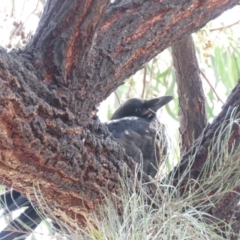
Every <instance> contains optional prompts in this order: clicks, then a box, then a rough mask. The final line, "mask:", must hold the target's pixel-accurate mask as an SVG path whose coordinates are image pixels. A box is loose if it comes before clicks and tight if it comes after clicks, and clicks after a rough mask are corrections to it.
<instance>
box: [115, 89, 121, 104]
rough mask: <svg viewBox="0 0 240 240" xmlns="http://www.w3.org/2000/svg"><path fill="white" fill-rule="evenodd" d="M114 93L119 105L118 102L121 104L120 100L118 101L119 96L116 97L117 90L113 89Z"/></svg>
mask: <svg viewBox="0 0 240 240" xmlns="http://www.w3.org/2000/svg"><path fill="white" fill-rule="evenodd" d="M114 94H115V97H116V98H117V101H118V104H119V105H120V104H121V102H120V99H119V97H118V94H117V92H116V91H114Z"/></svg>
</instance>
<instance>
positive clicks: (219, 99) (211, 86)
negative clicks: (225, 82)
mask: <svg viewBox="0 0 240 240" xmlns="http://www.w3.org/2000/svg"><path fill="white" fill-rule="evenodd" d="M200 73H201V75H202V76H203V78H204V79H205V80H206V82H207V83H208V85H209V86H210V88H211V89H212V90H213V92H214V94H215V95H216V98H217V100H218V101H220V102H221V103H222V104H224V102H223V101H222V100H221V98H220V97H219V96H218V94H217V92H216V91H215V89H214V87H213V85H212V84H211V83H210V81H209V80H208V78H207V77H206V75H205V73H204V72H203V71H202V70H201V69H200Z"/></svg>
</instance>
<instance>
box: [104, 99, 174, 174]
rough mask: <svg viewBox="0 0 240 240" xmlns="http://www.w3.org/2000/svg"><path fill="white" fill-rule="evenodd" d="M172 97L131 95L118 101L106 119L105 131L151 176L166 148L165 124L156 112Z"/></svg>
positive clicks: (154, 172) (155, 170)
mask: <svg viewBox="0 0 240 240" xmlns="http://www.w3.org/2000/svg"><path fill="white" fill-rule="evenodd" d="M172 99H173V97H172V96H163V97H159V98H154V99H150V100H144V99H140V98H132V99H129V100H127V101H126V102H125V103H124V104H122V105H121V106H120V107H119V108H118V109H117V110H116V111H115V112H114V114H113V116H112V117H111V121H109V122H107V123H106V126H107V128H108V130H109V132H110V133H111V134H112V135H113V136H114V137H115V138H117V139H119V141H120V142H121V144H122V145H123V147H124V149H125V152H126V154H127V155H128V156H130V157H131V158H132V159H133V160H134V161H135V162H137V163H141V164H142V169H143V171H144V172H145V173H147V174H148V175H150V176H152V177H155V175H156V173H157V169H158V167H159V164H160V162H161V160H162V157H163V155H165V154H166V151H167V139H166V136H165V127H164V125H163V124H161V123H160V121H159V119H158V118H157V115H156V112H157V110H158V109H160V108H161V107H162V106H164V105H165V104H167V103H169V102H170V101H171V100H172Z"/></svg>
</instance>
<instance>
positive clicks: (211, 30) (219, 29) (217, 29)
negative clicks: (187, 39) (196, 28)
mask: <svg viewBox="0 0 240 240" xmlns="http://www.w3.org/2000/svg"><path fill="white" fill-rule="evenodd" d="M238 23H240V20H238V21H236V22H234V23H232V24H230V25H227V26H222V27H218V28H212V29H210V30H209V31H210V32H213V31H221V30H223V29H226V28H230V27H232V26H234V25H237V24H238Z"/></svg>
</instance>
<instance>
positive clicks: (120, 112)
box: [111, 96, 173, 120]
mask: <svg viewBox="0 0 240 240" xmlns="http://www.w3.org/2000/svg"><path fill="white" fill-rule="evenodd" d="M172 99H173V97H172V96H163V97H159V98H153V99H150V100H144V99H141V98H131V99H129V100H127V101H126V102H125V103H123V104H122V105H121V106H120V107H119V108H118V109H117V110H116V111H115V112H114V113H113V115H112V117H111V120H114V119H120V118H124V117H141V118H145V119H151V118H152V117H154V116H155V115H156V112H157V110H158V109H160V108H161V107H162V106H164V105H165V104H167V103H169V102H170V101H171V100H172Z"/></svg>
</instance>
